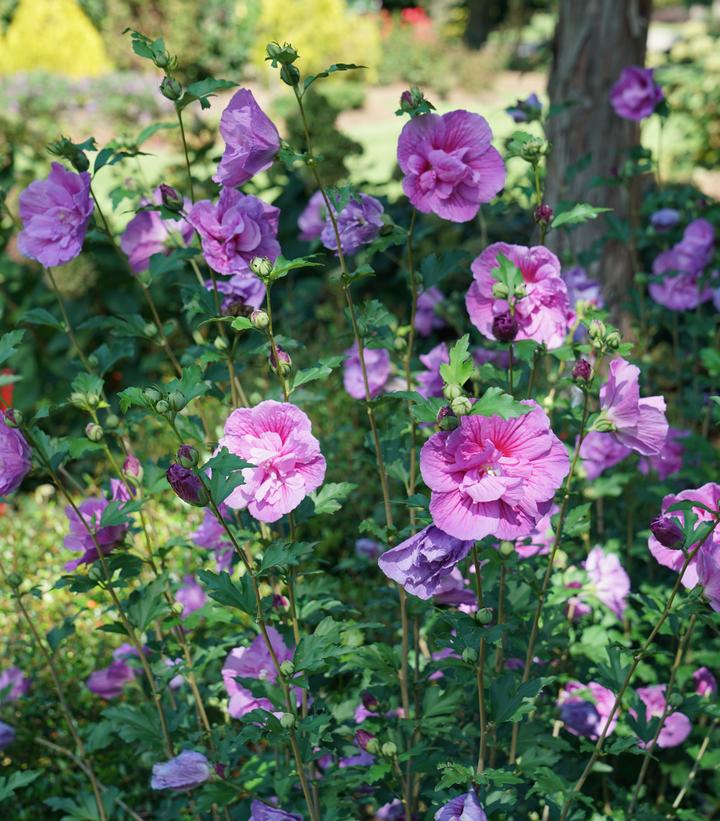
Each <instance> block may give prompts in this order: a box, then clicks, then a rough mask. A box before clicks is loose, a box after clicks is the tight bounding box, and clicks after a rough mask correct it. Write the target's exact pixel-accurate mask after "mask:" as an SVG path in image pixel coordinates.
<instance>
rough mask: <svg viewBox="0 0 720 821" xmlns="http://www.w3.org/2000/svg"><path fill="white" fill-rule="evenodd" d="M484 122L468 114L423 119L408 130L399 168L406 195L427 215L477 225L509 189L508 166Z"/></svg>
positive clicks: (414, 120) (404, 133)
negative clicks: (484, 208) (484, 207)
mask: <svg viewBox="0 0 720 821" xmlns="http://www.w3.org/2000/svg"><path fill="white" fill-rule="evenodd" d="M491 141H492V131H491V130H490V126H489V125H488V123H487V120H485V118H484V117H481V116H480V115H479V114H471V113H470V112H469V111H463V110H459V111H451V112H449V113H448V114H443V115H439V114H422V115H420V116H418V117H413V118H412V119H411V120H410V121H409V122H408V123H406V124H405V126H404V127H403V130H402V132H401V133H400V138H399V140H398V149H397V153H398V163H399V165H400V169H401V170H402V172H403V174H404V177H403V191H404V192H405V194H406V196H407V197H408V198H409V200H410V202H411V203H412V204H413V205H414V206H415V207H416V208H417V209H418V211H422V213H423V214H429V213H430V212H432V213H434V214H437V215H438V216H439V217H442V218H443V219H447V220H450V221H451V222H467V221H468V220H471V219H473V218H474V217H475V216H476V215H477V212H478V210H479V209H480V205H481V204H482V203H483V202H490V200H491V199H492V198H493V197H494V196H495V195H496V194H497V193H498V191H500V190H501V188H502V187H503V185H504V184H505V165H504V163H503V160H502V157H501V156H500V154H499V153H498V152H497V151H496V150H495V148H493V147H492V145H491V144H490V143H491Z"/></svg>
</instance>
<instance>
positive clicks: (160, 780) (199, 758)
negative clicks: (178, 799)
mask: <svg viewBox="0 0 720 821" xmlns="http://www.w3.org/2000/svg"><path fill="white" fill-rule="evenodd" d="M211 774H212V767H211V766H210V762H209V761H208V760H207V758H205V756H204V755H203V754H202V753H198V752H195V750H183V751H182V752H181V753H180V755H176V756H175V758H171V759H170V760H169V761H163V762H161V763H159V764H153V768H152V778H151V779H150V786H151V787H152V788H153V789H154V790H192V789H193V788H194V787H199V786H200V785H201V784H204V783H205V782H206V781H207V780H208V778H210V775H211Z"/></svg>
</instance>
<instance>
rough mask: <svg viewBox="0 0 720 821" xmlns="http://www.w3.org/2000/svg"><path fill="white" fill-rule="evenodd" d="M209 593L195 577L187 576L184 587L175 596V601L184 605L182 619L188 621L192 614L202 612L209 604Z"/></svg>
mask: <svg viewBox="0 0 720 821" xmlns="http://www.w3.org/2000/svg"><path fill="white" fill-rule="evenodd" d="M207 598H208V597H207V593H206V592H205V591H204V590H203V588H202V587H201V586H200V585H199V584H198V582H197V580H196V579H195V576H185V578H184V579H183V584H182V586H181V587H180V588H179V589H178V591H177V593H176V594H175V601H177V602H180V604H181V605H182V613H181V614H180V618H181V619H186V618H187V617H188V616H189V615H190V614H191V613H194V612H195V611H196V610H200V608H201V607H204V606H205V604H206V602H207Z"/></svg>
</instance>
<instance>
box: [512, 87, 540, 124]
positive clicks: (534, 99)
mask: <svg viewBox="0 0 720 821" xmlns="http://www.w3.org/2000/svg"><path fill="white" fill-rule="evenodd" d="M505 111H506V112H507V113H508V114H509V115H510V116H511V117H512V118H513V120H514V121H515V122H516V123H527V122H530V121H531V120H537V119H539V117H540V114H541V113H542V103H541V102H540V98H539V97H538V95H537V94H536V93H535V92H534V91H533V93H532V94H531V95H530V96H529V97H527V98H526V99H524V100H518V101H517V102H516V103H515V105H514V106H510V107H509V108H506V109H505Z"/></svg>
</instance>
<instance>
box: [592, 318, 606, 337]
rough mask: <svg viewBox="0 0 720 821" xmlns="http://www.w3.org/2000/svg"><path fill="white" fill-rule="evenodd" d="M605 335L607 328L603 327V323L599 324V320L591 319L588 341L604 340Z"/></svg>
mask: <svg viewBox="0 0 720 821" xmlns="http://www.w3.org/2000/svg"><path fill="white" fill-rule="evenodd" d="M606 333H607V328H606V327H605V323H604V322H601V321H600V320H599V319H593V320H592V322H591V323H590V325H589V326H588V336H589V337H590V339H601V338H604V337H605V334H606Z"/></svg>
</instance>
